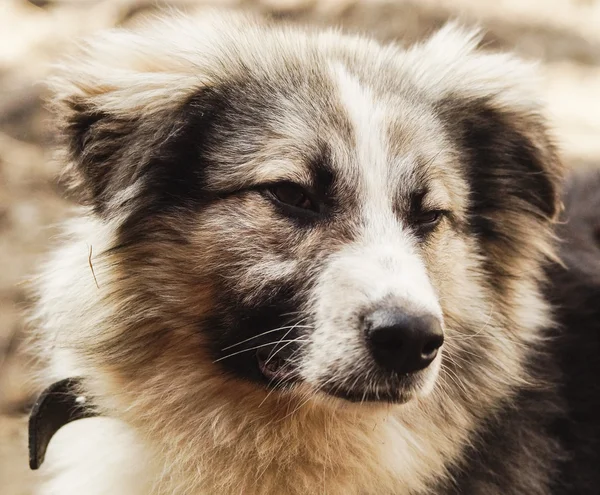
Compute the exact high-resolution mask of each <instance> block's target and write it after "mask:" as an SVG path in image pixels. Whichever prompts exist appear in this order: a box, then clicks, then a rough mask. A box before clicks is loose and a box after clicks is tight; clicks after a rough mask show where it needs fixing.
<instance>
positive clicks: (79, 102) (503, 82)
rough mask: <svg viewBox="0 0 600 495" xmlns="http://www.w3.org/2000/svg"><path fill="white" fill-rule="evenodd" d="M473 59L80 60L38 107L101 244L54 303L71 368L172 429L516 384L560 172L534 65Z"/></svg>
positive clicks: (319, 36)
mask: <svg viewBox="0 0 600 495" xmlns="http://www.w3.org/2000/svg"><path fill="white" fill-rule="evenodd" d="M476 45H477V36H476V35H474V34H472V33H466V32H464V31H462V30H461V29H458V28H455V27H447V28H444V29H443V30H441V31H440V32H438V33H437V34H436V35H434V36H433V37H432V38H430V39H429V40H428V41H426V42H424V43H422V44H419V45H416V46H414V47H412V48H410V49H406V50H404V49H401V48H399V47H396V46H380V45H379V44H377V43H375V42H373V41H368V40H365V39H361V38H356V37H347V36H342V35H340V34H338V33H333V32H326V33H312V32H306V31H301V30H296V29H294V28H290V27H286V28H282V27H271V26H266V25H263V24H262V23H261V22H258V21H248V20H246V19H239V18H237V17H226V18H224V19H223V18H220V17H208V18H205V20H203V21H200V22H199V23H192V22H189V21H172V22H171V23H163V24H159V25H158V26H157V25H154V26H152V27H150V28H149V30H148V31H147V32H145V31H143V30H142V31H141V32H139V33H137V34H131V33H125V32H113V33H108V34H107V35H105V36H104V37H102V38H100V39H98V40H96V41H95V42H93V43H92V44H91V45H90V46H89V48H88V51H87V52H86V53H85V54H84V55H83V56H82V60H83V62H78V63H77V64H75V65H74V66H69V67H68V69H66V70H65V71H64V72H63V74H62V76H61V77H60V78H58V79H57V80H56V84H55V87H56V90H57V93H58V98H57V102H58V112H59V115H60V116H61V117H62V119H63V128H62V130H63V136H64V138H65V146H64V150H65V151H66V155H67V160H68V162H69V163H70V173H71V177H72V178H73V179H74V183H75V185H76V187H77V189H78V190H79V191H80V192H82V193H83V195H84V199H85V200H86V201H87V203H88V204H89V206H90V211H91V215H92V217H93V218H95V220H94V222H95V224H94V225H100V226H101V227H97V228H98V229H100V231H101V232H102V233H101V234H98V233H96V234H94V235H96V236H97V237H98V236H101V237H102V241H101V242H99V244H100V245H101V246H102V248H101V250H102V252H99V251H98V249H100V248H97V247H96V246H94V249H95V255H94V256H93V258H92V260H91V261H93V263H94V264H95V268H96V270H95V272H94V275H95V276H97V282H98V288H96V287H95V283H92V281H91V280H92V274H91V272H90V270H89V267H88V259H87V257H86V258H85V262H82V263H81V265H82V266H81V267H80V271H81V274H80V276H81V277H85V278H89V280H87V282H86V284H87V286H86V287H88V289H85V290H83V289H82V290H78V291H77V292H78V294H77V295H75V294H74V295H73V298H72V299H73V301H74V302H73V306H75V305H76V301H77V300H78V298H80V299H81V301H82V302H81V304H80V306H81V308H82V309H81V311H80V312H81V318H80V320H81V327H82V328H84V327H85V328H88V327H89V328H90V330H89V333H90V335H93V336H94V338H90V339H88V340H86V339H87V336H86V335H84V330H82V329H81V328H80V329H78V332H80V333H79V336H83V337H85V338H84V339H83V340H82V341H83V343H84V346H85V350H86V356H91V362H94V363H96V365H97V367H98V368H102V369H108V370H110V373H111V376H113V377H116V380H117V383H119V384H121V385H119V386H122V384H129V383H133V382H135V383H137V385H136V386H140V387H142V388H143V387H144V386H148V387H152V388H153V390H155V391H158V393H159V395H160V394H161V393H162V394H163V396H165V397H167V396H168V397H170V398H171V399H170V400H171V402H170V403H171V405H172V406H173V407H175V406H174V404H175V403H176V400H175V399H172V398H173V397H175V396H176V394H177V393H179V392H180V391H182V390H185V402H186V403H193V402H194V401H202V400H204V399H205V398H206V396H203V394H211V396H216V395H218V394H219V393H222V392H220V390H227V392H226V393H227V394H230V395H231V396H232V397H233V398H234V399H236V394H240V397H241V396H244V395H252V394H254V395H257V396H260V397H262V395H260V394H263V391H264V394H268V393H273V394H274V395H277V394H279V393H286V394H292V395H293V394H294V393H300V392H301V393H302V394H305V393H310V394H312V396H314V397H317V398H318V397H321V398H324V397H331V396H335V397H341V398H343V399H349V400H351V401H369V402H374V401H384V402H406V401H409V400H411V399H414V398H419V397H421V398H423V397H426V396H428V394H429V396H433V397H434V399H435V398H436V397H437V398H439V397H455V398H456V397H460V396H465V395H468V394H467V391H466V390H465V388H471V390H472V392H473V393H472V394H471V396H472V397H473V398H474V399H475V400H476V401H481V402H485V400H486V399H485V398H486V397H487V396H488V395H492V396H494V394H499V393H502V390H503V388H502V387H503V386H504V385H506V386H510V384H511V383H515V382H516V381H518V380H519V379H520V376H521V373H522V361H523V356H524V354H525V353H526V352H527V347H528V346H530V345H533V343H534V342H535V339H536V338H537V337H538V333H537V330H538V328H539V327H540V326H541V325H543V324H545V323H546V311H545V306H544V303H543V301H542V300H541V298H540V296H539V293H538V288H537V286H538V282H539V280H540V278H541V270H540V266H541V264H542V262H543V260H544V258H545V257H546V256H548V255H550V254H551V247H550V246H551V244H550V231H551V229H550V224H551V221H552V219H553V218H554V217H555V215H556V213H557V202H558V201H557V198H558V194H557V184H558V182H559V179H560V165H559V162H558V160H557V157H556V156H555V152H554V149H553V146H552V145H551V143H550V142H549V140H548V137H547V135H546V130H545V126H544V122H543V119H542V118H541V117H540V115H539V113H538V107H537V103H536V99H535V97H534V93H535V90H534V89H533V88H530V87H529V86H530V85H529V77H530V75H529V68H528V66H527V65H526V64H523V63H521V62H519V61H517V60H515V59H513V58H512V57H510V56H507V55H503V54H489V53H488V54H486V53H481V52H479V51H477V50H476ZM47 292H49V291H47ZM55 292H56V291H55ZM83 294H85V295H83ZM62 304H64V302H63V303H62ZM75 312H77V311H75ZM84 320H85V321H84ZM92 327H93V328H92ZM82 332H83V333H82ZM80 342H81V341H80ZM492 383H493V387H491V388H492V389H493V390H489V389H488V388H490V387H487V385H489V384H492ZM140 384H145V385H140ZM232 384H233V385H232ZM269 389H276V390H277V392H273V391H272V390H271V391H269ZM432 390H439V392H440V393H439V394H437V395H436V394H435V393H434V394H430V392H431V391H432ZM232 391H233V392H232ZM182 395H183V394H182ZM190 397H197V400H196V399H191V398H190ZM432 400H433V399H432ZM436 400H437V399H436ZM166 402H167V403H169V401H166ZM175 410H177V408H175Z"/></svg>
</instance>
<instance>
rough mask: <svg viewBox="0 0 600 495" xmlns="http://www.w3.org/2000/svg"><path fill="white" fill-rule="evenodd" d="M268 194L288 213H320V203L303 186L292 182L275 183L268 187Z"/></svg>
mask: <svg viewBox="0 0 600 495" xmlns="http://www.w3.org/2000/svg"><path fill="white" fill-rule="evenodd" d="M265 191H266V194H267V196H268V197H269V198H270V199H271V200H272V201H273V202H275V203H276V204H277V205H278V206H280V207H282V208H284V209H285V210H287V212H288V213H292V214H293V213H302V212H303V213H319V205H318V204H317V203H316V202H315V201H314V200H313V199H312V197H311V194H310V193H309V192H308V191H306V190H305V189H304V188H303V187H302V186H299V185H298V184H293V183H291V182H282V183H279V184H273V185H271V186H268V187H267V188H266V189H265Z"/></svg>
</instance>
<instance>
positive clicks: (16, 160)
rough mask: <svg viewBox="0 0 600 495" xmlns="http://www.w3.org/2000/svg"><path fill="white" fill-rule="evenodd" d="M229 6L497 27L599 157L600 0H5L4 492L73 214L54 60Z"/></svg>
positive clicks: (0, 349)
mask: <svg viewBox="0 0 600 495" xmlns="http://www.w3.org/2000/svg"><path fill="white" fill-rule="evenodd" d="M167 4H169V5H176V6H178V7H181V8H184V9H190V10H191V9H196V8H204V6H206V5H218V6H224V7H228V8H246V9H253V10H259V11H261V12H265V13H269V14H272V15H275V16H277V17H280V18H285V19H289V20H291V21H294V22H316V23H320V24H325V25H327V24H336V25H341V26H343V27H345V28H347V29H349V30H354V31H362V32H368V33H371V34H373V35H375V36H376V37H378V38H381V39H385V40H391V39H400V40H408V41H410V40H414V39H417V38H419V37H422V36H423V35H424V34H425V33H427V32H429V31H431V30H432V29H434V28H435V27H437V26H439V25H441V24H442V23H444V22H445V21H446V20H447V19H448V18H451V17H459V18H460V19H462V20H464V21H465V22H466V23H469V24H471V23H478V24H479V25H481V26H483V27H484V29H485V30H486V31H487V34H486V42H487V44H488V45H489V46H490V47H509V48H512V49H515V50H516V51H517V52H519V53H520V54H521V55H522V56H524V57H526V58H529V59H539V60H540V61H541V64H540V69H541V74H542V84H541V86H540V92H541V93H542V94H544V95H545V97H546V100H547V102H548V108H549V115H550V118H551V119H552V121H553V123H554V127H555V129H556V137H557V142H558V143H559V145H560V146H561V148H562V150H563V155H564V159H565V160H566V162H567V163H568V164H569V165H570V166H572V167H596V166H598V164H600V1H597V0H587V1H585V0H579V1H577V0H493V1H487V0H420V1H419V0H413V1H412V2H411V1H404V0H396V1H394V0H389V1H387V2H386V1H382V0H323V1H316V0H313V1H311V0H262V1H258V0H257V1H251V0H221V1H218V0H213V1H209V0H199V1H194V0H171V1H161V0H148V1H144V0H104V1H103V0H0V494H1V495H26V494H29V493H31V487H32V483H33V482H34V477H33V476H32V475H31V474H30V473H29V472H28V470H27V459H26V430H25V425H26V422H25V419H24V417H23V413H24V411H26V410H27V408H28V407H29V404H30V403H31V397H32V396H33V394H34V393H35V390H33V386H32V385H31V384H30V383H29V382H28V379H27V376H28V374H30V368H31V367H32V366H33V365H32V364H31V362H30V360H28V359H27V358H26V357H25V356H24V354H23V352H22V349H21V348H22V345H21V343H22V340H23V335H24V333H25V331H24V326H25V325H24V317H23V314H24V311H25V309H26V308H27V305H28V295H27V294H28V279H29V277H30V276H31V274H32V273H34V271H35V266H36V263H37V262H38V261H39V260H40V257H41V255H42V254H43V253H44V252H45V251H47V248H48V246H49V245H51V244H52V243H53V237H54V236H55V234H56V232H57V228H56V226H55V225H56V224H57V222H59V221H60V220H61V219H62V218H64V217H65V216H66V215H67V214H68V209H69V206H70V205H69V203H68V202H67V201H66V200H64V199H61V192H62V191H61V188H60V186H59V185H58V182H57V180H56V178H57V175H58V172H59V170H58V167H57V166H56V165H54V164H53V163H52V162H51V161H50V160H49V159H48V152H49V150H50V149H51V143H52V138H53V135H52V131H53V126H52V118H51V116H49V115H47V113H46V111H45V110H44V107H43V104H42V102H43V100H44V98H45V97H46V92H45V89H44V85H43V81H44V79H45V77H46V76H47V74H48V73H49V71H50V70H51V64H52V63H53V62H54V61H56V60H57V59H58V58H60V57H61V56H62V55H63V54H65V53H67V52H68V51H69V50H70V49H71V48H72V46H73V44H74V42H75V40H77V39H78V38H80V37H82V36H85V35H89V34H90V33H93V32H95V31H97V30H99V29H103V28H107V27H111V26H115V25H123V24H125V25H126V24H129V23H134V22H136V21H137V20H138V19H139V18H140V17H141V16H144V15H146V14H148V13H149V12H151V11H153V10H155V8H156V6H157V5H158V6H159V7H160V6H164V5H167Z"/></svg>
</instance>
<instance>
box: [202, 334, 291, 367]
mask: <svg viewBox="0 0 600 495" xmlns="http://www.w3.org/2000/svg"><path fill="white" fill-rule="evenodd" d="M295 340H296V339H293V340H292V342H293V341H295ZM286 342H288V341H287V340H286ZM274 344H277V342H267V343H266V344H260V345H256V346H254V347H250V348H248V349H242V350H241V351H236V352H232V353H231V354H227V356H223V357H220V358H219V359H215V360H214V361H213V363H217V362H219V361H223V359H227V358H230V357H232V356H237V355H238V354H242V353H243V352H248V351H254V350H256V349H260V348H261V347H267V346H270V345H274Z"/></svg>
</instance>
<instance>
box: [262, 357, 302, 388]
mask: <svg viewBox="0 0 600 495" xmlns="http://www.w3.org/2000/svg"><path fill="white" fill-rule="evenodd" d="M256 360H257V362H258V368H259V370H260V372H261V373H262V375H263V376H264V377H265V378H266V379H267V380H269V383H271V384H282V383H283V382H289V381H292V380H294V379H295V378H297V372H296V370H295V367H294V366H293V365H292V364H291V363H290V361H289V359H287V356H285V354H283V353H281V352H273V351H272V350H266V349H260V350H259V351H258V352H257V353H256Z"/></svg>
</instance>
